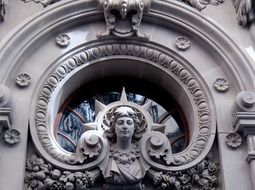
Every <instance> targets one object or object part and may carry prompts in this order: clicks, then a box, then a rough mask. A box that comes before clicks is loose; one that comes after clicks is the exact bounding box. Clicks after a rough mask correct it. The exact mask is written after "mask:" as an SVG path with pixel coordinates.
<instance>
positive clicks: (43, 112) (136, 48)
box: [30, 42, 215, 170]
mask: <svg viewBox="0 0 255 190" xmlns="http://www.w3.org/2000/svg"><path fill="white" fill-rule="evenodd" d="M139 44H140V45H136V44H126V43H115V44H105V45H97V46H96V47H90V48H88V49H84V50H83V51H81V52H79V53H77V54H76V55H74V56H73V57H71V58H69V59H68V60H66V61H64V62H61V63H60V64H59V65H58V66H57V67H56V68H55V70H54V71H53V72H52V73H51V74H50V75H49V76H48V77H47V79H46V80H45V82H44V83H43V85H42V87H41V90H40V92H39V98H38V100H37V105H36V109H35V112H36V113H35V126H34V125H33V124H31V125H30V127H32V129H31V130H35V132H36V134H37V137H36V138H38V142H35V144H37V145H38V144H39V145H38V146H41V147H42V148H43V149H44V150H45V151H46V152H47V153H48V154H49V155H50V156H51V157H52V158H54V159H56V160H58V161H60V162H62V163H66V164H74V163H75V159H74V157H72V156H70V155H66V154H64V153H62V152H61V151H59V149H58V148H57V146H55V144H54V143H55V142H54V140H53V139H52V137H51V136H50V135H49V132H48V131H49V130H51V129H48V127H49V126H48V124H47V117H48V111H47V110H48V106H49V101H50V100H51V98H52V94H53V93H54V91H55V89H56V87H58V86H59V85H60V83H61V81H62V80H63V79H64V78H65V77H67V76H68V75H69V73H71V72H72V71H73V70H74V69H76V68H78V67H80V66H82V65H84V64H88V63H90V62H91V61H92V60H97V59H100V58H103V57H111V56H115V55H125V56H132V58H135V57H137V58H139V59H144V60H145V61H150V62H154V63H155V64H158V65H160V66H162V67H164V68H166V69H167V70H168V72H169V73H171V75H174V76H175V77H176V79H177V80H179V82H180V83H181V84H182V86H183V88H184V89H185V90H186V91H187V92H189V94H190V97H192V100H191V101H193V102H194V105H195V106H196V114H197V115H196V117H197V123H196V124H195V125H196V126H195V132H194V134H192V135H193V138H192V139H191V140H192V143H191V144H190V146H188V148H187V149H186V150H185V151H184V152H182V153H181V154H174V155H173V158H172V165H173V166H180V165H185V164H189V163H191V162H193V161H194V160H197V158H198V157H199V156H200V155H201V154H202V153H203V152H204V151H207V152H208V151H209V149H210V148H209V147H208V146H211V145H212V142H213V139H214V135H213V134H214V133H215V121H214V119H213V118H214V117H213V116H212V112H211V109H210V106H209V103H208V96H207V95H206V94H205V91H204V90H203V88H202V86H201V84H200V82H199V80H197V79H196V77H194V76H193V75H194V74H192V73H191V72H190V71H189V69H188V68H185V65H184V64H182V63H180V62H179V61H178V60H176V59H175V58H173V57H171V56H170V55H168V54H166V53H164V52H163V51H162V52H161V51H159V50H155V49H152V48H150V47H147V46H145V45H143V44H142V42H139ZM36 141H37V140H36ZM206 147H207V148H206ZM203 155H204V154H203ZM201 159H202V157H200V160H201ZM194 163H195V162H194ZM168 169H169V170H171V167H169V168H168Z"/></svg>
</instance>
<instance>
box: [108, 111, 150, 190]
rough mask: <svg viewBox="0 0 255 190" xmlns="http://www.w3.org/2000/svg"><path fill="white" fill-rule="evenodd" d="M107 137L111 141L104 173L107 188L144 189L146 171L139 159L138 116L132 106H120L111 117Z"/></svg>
mask: <svg viewBox="0 0 255 190" xmlns="http://www.w3.org/2000/svg"><path fill="white" fill-rule="evenodd" d="M110 127H111V128H110V129H109V130H108V132H107V137H108V138H109V139H110V141H111V150H110V154H109V162H108V165H107V169H106V171H105V173H104V177H105V179H106V182H107V183H108V184H107V186H108V188H107V189H123V187H124V186H125V189H142V186H141V179H142V178H143V176H144V174H145V172H144V170H143V169H142V167H141V164H140V161H139V157H140V154H139V150H138V147H137V144H136V143H135V141H136V138H135V132H136V130H138V128H139V119H138V116H137V114H136V112H135V110H133V109H132V108H131V107H128V106H121V107H118V108H117V109H116V110H115V111H114V113H113V116H112V118H111V121H110Z"/></svg>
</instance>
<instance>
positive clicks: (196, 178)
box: [153, 159, 219, 190]
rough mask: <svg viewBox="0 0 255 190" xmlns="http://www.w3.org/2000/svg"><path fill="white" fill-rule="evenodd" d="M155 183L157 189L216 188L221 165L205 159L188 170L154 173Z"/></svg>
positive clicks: (198, 189)
mask: <svg viewBox="0 0 255 190" xmlns="http://www.w3.org/2000/svg"><path fill="white" fill-rule="evenodd" d="M153 184H154V186H155V188H156V189H157V190H165V189H171V190H191V189H192V190H216V189H218V185H219V165H218V164H217V163H215V162H213V161H211V160H209V159H205V160H203V161H202V162H201V163H199V164H197V165H196V166H193V167H192V168H189V169H187V170H183V171H173V172H172V171H171V172H158V173H154V175H153Z"/></svg>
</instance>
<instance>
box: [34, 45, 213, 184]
mask: <svg viewBox="0 0 255 190" xmlns="http://www.w3.org/2000/svg"><path fill="white" fill-rule="evenodd" d="M139 44H140V45H137V44H135V43H134V44H132V43H130V44H126V43H115V44H114V43H112V44H109V43H106V44H102V45H97V46H96V47H92V46H90V47H89V48H85V49H84V50H82V51H81V52H79V53H77V54H76V55H74V56H73V57H71V58H69V59H68V60H66V61H63V62H61V63H60V64H59V65H58V66H57V67H56V68H55V69H54V70H53V72H52V73H51V74H50V75H49V76H47V78H46V79H45V81H44V83H43V84H42V86H41V88H40V90H39V96H38V100H37V103H36V107H35V118H34V122H32V123H31V124H30V129H31V131H32V132H34V134H36V135H33V141H34V143H35V145H36V146H37V147H39V148H38V150H39V151H42V150H43V151H44V152H43V153H42V155H44V154H48V156H49V157H50V158H51V159H47V161H51V160H54V163H55V165H57V164H58V163H61V164H60V165H59V167H61V168H63V170H68V168H70V167H73V168H75V169H73V170H74V171H78V170H80V169H82V170H88V171H90V170H91V169H95V168H98V167H99V168H100V169H101V171H102V173H103V176H104V178H105V179H106V181H107V183H108V185H112V184H116V183H118V182H117V181H114V182H113V181H112V178H111V177H112V176H111V175H110V173H111V172H109V173H108V169H109V168H108V167H110V166H112V165H114V164H115V165H116V164H117V165H116V167H113V168H115V169H114V171H115V172H116V173H118V172H119V171H126V169H125V168H127V167H131V168H132V169H130V171H136V173H137V175H136V176H135V178H132V179H125V180H124V179H123V178H121V177H120V178H118V179H119V181H120V182H123V181H124V182H125V183H127V184H129V183H137V184H138V185H141V184H140V183H141V180H142V178H143V177H144V175H145V173H146V172H147V171H148V169H149V168H151V169H156V170H161V171H166V172H170V171H176V170H179V168H180V167H182V168H185V167H187V168H189V167H192V166H194V165H196V164H197V163H199V162H200V161H201V160H203V159H204V157H205V155H206V154H207V153H208V152H209V150H210V147H211V145H212V143H213V139H214V135H213V134H215V121H214V119H213V118H214V117H213V113H212V110H211V108H210V103H209V99H208V95H206V92H205V90H204V89H203V87H202V85H201V83H200V81H199V80H198V79H197V76H195V75H194V74H193V73H192V72H191V71H190V70H189V69H188V68H187V67H186V66H185V64H183V63H181V62H180V61H179V60H178V59H176V58H174V57H172V56H171V55H169V54H166V53H165V52H164V51H160V50H159V49H157V50H156V49H152V48H151V47H150V46H147V45H145V44H143V42H139ZM116 55H122V56H126V57H129V56H132V58H134V57H136V58H139V59H143V60H145V61H149V62H152V63H155V64H157V65H158V66H161V67H163V68H165V69H166V70H167V72H169V73H170V74H171V75H173V76H174V77H175V78H176V79H177V80H178V81H179V82H180V83H181V84H182V87H183V88H184V89H185V90H186V91H187V92H188V93H189V95H190V97H191V101H192V102H193V104H194V105H195V107H196V109H195V113H196V115H195V117H196V119H197V122H196V123H195V125H196V126H195V131H194V134H192V135H191V136H192V139H191V143H190V145H189V146H188V147H187V148H186V149H185V150H184V151H183V152H181V153H177V154H172V151H171V145H170V143H169V140H168V139H167V137H166V136H165V135H164V134H163V133H161V132H157V131H154V130H153V126H154V125H157V127H158V124H155V123H154V122H153V121H152V118H151V116H150V115H149V113H148V109H147V108H148V107H149V105H147V104H145V105H142V106H141V105H138V104H136V103H133V102H129V101H127V97H126V92H125V90H123V92H122V95H121V99H120V100H119V101H116V102H113V103H110V104H108V105H104V104H102V103H100V102H98V101H96V107H97V108H98V111H97V117H96V119H95V122H94V123H87V124H86V125H88V126H89V128H90V129H91V130H88V131H86V132H84V134H83V135H82V136H81V138H80V140H79V142H78V145H77V149H76V153H74V154H65V153H64V152H63V151H62V150H61V149H59V148H58V146H56V144H55V143H56V142H55V140H54V139H53V137H52V136H51V135H50V134H49V132H48V131H49V130H51V129H49V125H48V123H47V120H48V119H47V118H48V106H49V102H50V101H51V99H52V98H53V97H54V96H53V94H54V91H55V89H56V88H57V87H59V86H60V85H62V84H61V81H63V79H65V78H66V77H70V75H71V73H72V71H74V70H75V69H77V68H78V67H80V66H83V65H84V64H90V62H91V61H96V60H97V59H100V58H104V57H109V58H110V57H112V56H116ZM148 104H149V103H148ZM121 107H123V109H124V111H123V113H124V112H125V113H126V112H132V114H131V115H135V116H128V117H126V116H123V119H122V120H123V121H122V122H123V123H122V125H124V123H125V125H131V126H133V125H136V124H137V123H139V127H134V128H135V129H134V131H133V133H134V136H133V137H132V139H134V141H133V140H132V146H131V147H133V148H131V150H129V151H131V152H132V154H130V155H131V156H130V157H127V158H126V159H124V156H121V155H128V154H126V152H125V151H122V149H119V148H118V147H119V144H116V143H113V141H111V140H109V139H111V138H112V137H110V136H109V135H108V131H109V130H110V128H111V125H110V124H111V118H112V117H113V115H114V114H115V112H117V110H118V109H119V108H121ZM127 110H132V111H127ZM124 115H125V114H124ZM130 118H132V119H130ZM135 118H136V119H135ZM130 120H132V121H133V122H130ZM128 134H129V132H128V130H127V131H124V132H123V134H122V135H123V136H128ZM120 136H121V135H120ZM108 137H109V138H108ZM123 138H124V137H123ZM125 138H126V137H125ZM117 139H118V136H117ZM117 142H118V141H117ZM119 142H121V141H119ZM120 145H121V143H120ZM115 146H116V147H115ZM115 151H117V152H115ZM116 155H117V156H116ZM118 155H119V156H118ZM132 155H133V156H132ZM117 157H120V158H121V159H120V160H119V159H117ZM55 161H56V162H55ZM66 168H67V169H66ZM107 168H108V169H107ZM116 168H117V169H116ZM111 170H112V168H110V169H109V171H111ZM127 171H129V170H127ZM71 173H72V172H71ZM120 173H123V172H120ZM124 173H125V172H124ZM47 175H48V174H47ZM61 175H63V174H62V173H61ZM70 175H71V174H70ZM123 175H124V174H123ZM124 176H126V175H124ZM127 176H129V175H128V174H127ZM179 178H182V181H183V183H185V181H189V177H188V176H186V175H184V174H183V175H182V176H180V177H179ZM59 179H60V178H59ZM115 179H117V178H115ZM30 182H31V183H32V181H30ZM44 183H45V182H44ZM68 184H69V183H68ZM58 185H60V184H59V183H56V187H57V186H58ZM65 185H67V184H65ZM69 185H70V186H72V185H71V184H69ZM70 189H71V188H70Z"/></svg>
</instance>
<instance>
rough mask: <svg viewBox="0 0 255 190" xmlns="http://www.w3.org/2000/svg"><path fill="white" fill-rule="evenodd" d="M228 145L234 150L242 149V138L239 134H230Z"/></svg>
mask: <svg viewBox="0 0 255 190" xmlns="http://www.w3.org/2000/svg"><path fill="white" fill-rule="evenodd" d="M225 142H226V144H227V145H228V146H229V147H230V148H233V149H236V148H238V147H240V146H241V145H242V143H243V139H242V136H241V135H240V134H239V133H234V132H232V133H229V134H227V136H226V140H225Z"/></svg>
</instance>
